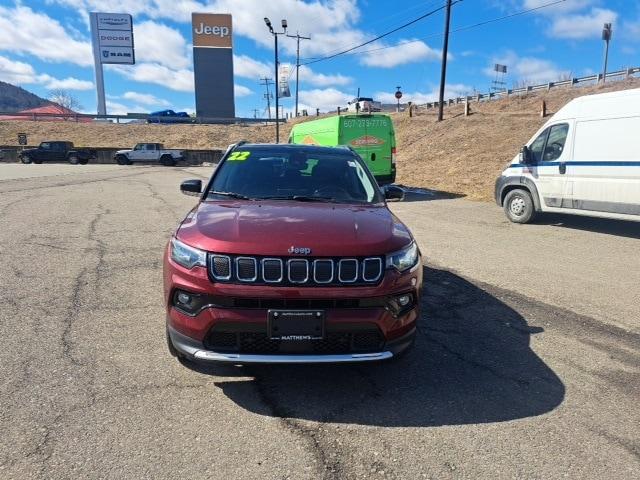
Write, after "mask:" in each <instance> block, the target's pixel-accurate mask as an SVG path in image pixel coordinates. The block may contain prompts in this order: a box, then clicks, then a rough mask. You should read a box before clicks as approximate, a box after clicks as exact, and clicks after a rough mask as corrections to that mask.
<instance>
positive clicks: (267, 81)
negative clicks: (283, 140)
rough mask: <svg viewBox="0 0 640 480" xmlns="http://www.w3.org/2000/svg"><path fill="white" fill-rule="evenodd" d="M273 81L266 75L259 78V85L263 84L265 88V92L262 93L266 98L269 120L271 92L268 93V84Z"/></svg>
mask: <svg viewBox="0 0 640 480" xmlns="http://www.w3.org/2000/svg"><path fill="white" fill-rule="evenodd" d="M272 83H273V80H271V79H270V78H267V77H266V76H265V77H264V78H261V79H260V85H264V86H265V88H266V89H267V93H265V94H264V98H266V99H267V111H268V116H269V120H271V96H272V95H271V93H269V86H270V85H271V84H272Z"/></svg>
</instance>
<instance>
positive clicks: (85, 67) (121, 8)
mask: <svg viewBox="0 0 640 480" xmlns="http://www.w3.org/2000/svg"><path fill="white" fill-rule="evenodd" d="M553 1H554V0H502V1H500V0H463V1H461V2H459V3H457V4H456V5H455V6H454V7H453V12H452V21H451V28H452V30H453V33H452V35H451V40H450V47H449V53H450V62H449V68H448V76H447V93H448V94H451V95H458V94H460V95H461V94H465V93H471V92H473V91H483V92H484V91H487V90H488V89H489V87H490V84H491V81H492V80H493V73H492V72H491V70H492V67H493V64H494V63H496V62H498V63H502V64H506V65H507V66H508V74H507V76H506V78H505V80H506V81H507V83H508V85H509V86H511V85H513V84H523V83H541V82H546V81H551V80H555V79H558V78H560V77H567V76H569V75H572V76H583V75H588V74H592V73H594V72H596V71H598V70H599V69H601V68H602V57H603V42H602V40H601V38H600V36H601V29H602V24H603V23H604V22H605V21H610V22H612V23H613V30H614V33H613V40H612V43H611V50H610V59H609V70H615V69H620V68H623V67H629V66H639V65H640V0H565V1H564V2H560V3H558V4H556V5H552V6H548V7H545V8H542V9H539V10H536V11H535V12H532V13H529V14H526V15H521V16H516V17H513V18H510V19H506V20H502V21H497V22H494V23H490V24H488V25H486V26H482V27H475V28H470V29H467V30H464V29H463V30H461V31H459V32H456V30H457V29H460V28H462V27H466V26H469V25H473V24H476V23H478V22H482V21H484V20H490V19H495V18H498V17H502V16H505V15H510V14H513V13H516V12H519V11H523V10H526V9H530V8H535V7H539V6H544V5H546V4H549V3H551V2H553ZM443 4H444V0H425V1H412V0H396V1H394V2H389V1H374V0H306V1H302V0H266V1H265V0H136V1H132V0H37V1H36V0H34V1H14V0H0V80H3V81H7V82H10V83H13V84H17V85H20V86H22V87H24V88H26V89H28V90H30V91H33V92H35V93H37V94H38V95H41V96H43V97H47V96H48V95H49V92H50V91H51V89H54V88H63V89H66V90H69V91H70V92H71V93H72V94H73V95H75V96H76V97H77V98H78V99H79V100H80V103H81V104H82V105H83V111H87V112H92V111H93V112H95V109H96V99H95V89H94V85H93V82H94V72H93V60H92V55H91V46H90V40H89V29H88V12H90V11H102V12H111V13H130V14H132V15H133V19H134V20H133V21H134V37H135V43H136V59H137V64H136V65H135V66H118V67H115V66H109V67H106V70H105V85H106V91H107V108H108V111H109V113H125V112H148V111H151V110H157V109H162V108H174V109H176V110H187V111H192V110H193V109H194V95H193V74H192V46H191V41H192V39H191V24H190V18H191V12H194V11H197V12H215V13H231V14H232V15H233V22H234V55H235V61H234V69H235V84H236V113H237V115H238V116H253V109H255V108H258V109H260V111H261V113H264V112H265V107H266V105H265V101H264V99H263V93H264V90H263V87H261V86H260V85H259V83H258V78H259V77H261V76H263V75H265V74H267V75H269V76H271V77H273V73H272V72H273V67H272V66H273V63H272V62H273V40H272V37H271V36H270V35H269V33H268V31H267V29H266V27H265V25H264V22H263V20H262V19H263V17H265V16H267V17H270V18H271V20H272V22H273V23H274V24H279V23H280V19H282V18H286V19H287V21H288V24H289V31H290V33H295V32H296V31H299V32H300V34H303V35H307V36H309V35H310V36H311V37H312V40H311V41H304V42H303V43H302V47H301V50H302V55H301V56H302V57H303V58H319V57H323V56H326V55H328V54H331V53H332V52H335V51H339V50H341V49H346V48H349V47H352V46H354V45H357V44H359V43H362V42H364V41H367V40H369V39H371V38H373V37H375V36H376V35H378V34H381V33H383V32H386V31H389V30H392V29H394V28H395V27H398V26H399V25H401V24H403V23H406V22H408V21H410V20H412V19H414V18H416V17H418V16H420V15H423V14H425V13H427V12H430V11H432V10H434V9H436V8H438V7H441V6H442V5H443ZM443 22H444V14H443V11H442V10H441V11H438V12H437V13H435V14H433V15H431V16H429V17H427V18H425V19H424V20H421V21H419V22H417V23H415V24H413V25H411V26H409V27H408V28H406V29H403V30H401V31H399V32H397V33H394V34H392V35H390V36H388V37H385V38H384V39H382V40H379V41H376V42H374V43H373V44H370V45H367V46H365V47H362V48H361V49H360V53H357V52H358V51H356V53H355V54H349V55H344V56H340V57H336V58H335V59H331V60H327V61H321V62H317V63H314V64H310V65H307V66H305V67H303V69H302V72H301V85H300V103H301V105H302V106H301V108H309V109H313V110H315V108H316V107H318V108H320V109H321V110H328V109H335V107H336V106H338V105H345V104H346V101H347V100H349V99H350V98H352V97H353V96H355V93H356V91H357V89H358V87H359V88H360V89H361V94H362V95H366V96H373V97H375V98H376V99H380V100H383V101H385V102H392V101H393V93H394V92H395V87H396V86H397V85H400V86H401V87H402V90H403V91H404V92H405V96H404V98H403V100H413V101H414V102H418V103H423V102H425V101H429V100H431V99H433V97H434V95H435V93H436V91H437V87H438V82H439V74H440V58H441V48H442V29H443ZM280 53H281V58H282V60H281V61H283V62H289V63H295V41H294V40H293V39H283V40H282V41H281V48H280ZM282 103H283V105H284V108H285V109H287V110H290V109H292V105H293V102H292V100H290V99H283V100H282Z"/></svg>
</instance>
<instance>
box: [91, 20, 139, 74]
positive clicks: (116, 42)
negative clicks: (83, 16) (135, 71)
mask: <svg viewBox="0 0 640 480" xmlns="http://www.w3.org/2000/svg"><path fill="white" fill-rule="evenodd" d="M91 27H92V28H91V33H92V37H93V38H92V41H93V48H94V50H95V49H96V47H97V51H98V53H99V55H98V57H99V61H100V63H103V64H104V63H124V64H129V65H132V64H134V63H136V61H135V55H134V51H133V20H132V19H131V15H129V14H126V13H91Z"/></svg>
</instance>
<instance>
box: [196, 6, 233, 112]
mask: <svg viewBox="0 0 640 480" xmlns="http://www.w3.org/2000/svg"><path fill="white" fill-rule="evenodd" d="M191 32H192V35H193V77H194V81H195V91H196V115H197V116H198V117H215V118H234V117H235V115H236V113H235V112H236V109H235V100H234V97H233V26H232V22H231V15H228V14H218V13H193V14H191Z"/></svg>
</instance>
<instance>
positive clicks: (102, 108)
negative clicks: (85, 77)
mask: <svg viewBox="0 0 640 480" xmlns="http://www.w3.org/2000/svg"><path fill="white" fill-rule="evenodd" d="M91 38H92V39H93V41H92V42H91V43H92V44H93V63H94V68H95V72H96V93H97V97H98V115H106V114H107V102H106V100H105V95H104V74H103V72H102V61H101V60H100V42H99V39H98V14H97V13H95V12H91Z"/></svg>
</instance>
